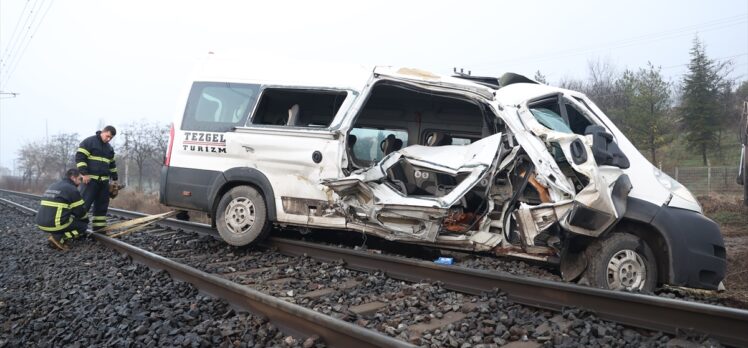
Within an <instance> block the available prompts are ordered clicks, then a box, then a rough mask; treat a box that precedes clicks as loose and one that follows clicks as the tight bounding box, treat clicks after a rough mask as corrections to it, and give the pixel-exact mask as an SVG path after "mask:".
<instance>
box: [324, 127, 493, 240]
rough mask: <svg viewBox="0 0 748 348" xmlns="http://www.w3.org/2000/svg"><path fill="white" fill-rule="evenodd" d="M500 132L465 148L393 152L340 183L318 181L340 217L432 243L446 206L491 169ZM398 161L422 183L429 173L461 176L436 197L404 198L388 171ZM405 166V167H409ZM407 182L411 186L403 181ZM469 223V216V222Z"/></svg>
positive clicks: (449, 147) (447, 208)
mask: <svg viewBox="0 0 748 348" xmlns="http://www.w3.org/2000/svg"><path fill="white" fill-rule="evenodd" d="M501 139H502V134H495V135H493V136H490V137H487V138H484V139H482V140H480V141H477V142H475V143H473V144H470V145H464V146H460V145H449V146H439V147H427V146H420V145H414V146H409V147H406V148H404V149H402V150H399V151H397V152H394V153H392V154H390V155H388V156H386V157H385V158H383V159H382V160H381V161H380V162H379V163H377V164H376V165H374V166H372V167H369V168H367V169H365V170H363V171H361V172H358V173H354V174H352V175H350V176H348V177H346V178H343V179H330V180H325V181H323V185H326V186H328V187H329V188H330V189H332V190H333V191H335V193H337V194H338V195H339V196H340V197H341V202H342V206H343V211H344V214H348V215H351V212H350V211H351V210H352V211H353V214H352V216H353V217H356V218H359V219H363V220H365V221H370V222H373V223H376V224H378V225H380V226H381V227H383V228H385V229H388V230H391V231H393V232H394V233H399V234H406V235H408V236H410V237H414V238H418V239H425V240H429V241H434V240H435V239H436V236H437V234H438V232H439V230H440V229H441V228H442V226H443V222H444V221H443V220H444V219H445V218H446V217H447V216H448V215H449V213H450V211H449V208H451V207H452V206H454V205H455V204H457V203H458V202H460V201H461V199H463V196H464V195H465V194H466V193H467V192H469V191H470V190H472V189H473V188H474V187H476V185H480V184H481V181H483V182H482V184H483V186H486V185H487V182H486V181H485V180H483V179H485V177H486V176H487V175H488V173H489V172H490V169H492V168H494V167H495V166H496V163H497V162H498V158H499V157H500V156H499V155H500V154H499V152H500V150H501V149H502V147H501ZM400 161H405V163H407V164H408V165H409V166H411V167H413V168H417V170H415V171H414V173H406V174H403V175H405V176H410V174H412V177H413V178H416V179H423V180H427V179H428V178H429V175H430V174H429V173H430V171H433V172H438V173H443V174H449V175H457V174H461V175H464V178H462V180H461V181H460V182H459V183H458V184H457V185H455V186H454V187H453V188H451V190H450V191H449V192H448V193H446V194H444V195H441V196H436V195H412V196H408V195H407V194H406V193H403V192H402V191H400V190H399V189H398V185H397V181H399V180H396V179H395V178H393V177H392V174H391V172H389V170H390V169H391V168H392V167H393V166H396V165H399V164H398V163H399V162H400ZM409 168H410V167H409ZM409 184H413V183H409ZM473 219H474V218H473Z"/></svg>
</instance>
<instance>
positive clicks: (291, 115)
mask: <svg viewBox="0 0 748 348" xmlns="http://www.w3.org/2000/svg"><path fill="white" fill-rule="evenodd" d="M299 112H300V110H299V104H294V105H293V106H291V107H290V108H288V122H286V125H287V126H295V125H296V122H297V121H298V119H299Z"/></svg>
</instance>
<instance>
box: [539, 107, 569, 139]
mask: <svg viewBox="0 0 748 348" xmlns="http://www.w3.org/2000/svg"><path fill="white" fill-rule="evenodd" d="M530 112H532V115H533V116H535V119H536V120H538V122H539V123H540V124H542V125H543V126H545V127H547V128H549V129H552V130H554V131H558V132H563V133H569V134H571V133H574V132H572V130H571V128H570V127H569V125H568V124H567V123H566V121H565V120H564V118H563V117H561V115H559V114H557V113H555V112H554V111H553V110H550V109H546V108H532V109H530Z"/></svg>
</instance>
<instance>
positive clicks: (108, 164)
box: [75, 126, 117, 231]
mask: <svg viewBox="0 0 748 348" xmlns="http://www.w3.org/2000/svg"><path fill="white" fill-rule="evenodd" d="M116 134H117V130H116V129H115V128H114V127H112V126H106V127H104V129H102V130H100V131H97V132H96V134H95V135H92V136H90V137H88V138H86V139H84V140H83V141H82V142H81V144H80V146H79V147H78V150H77V151H76V152H75V162H76V166H77V167H78V170H80V172H81V174H83V184H82V185H81V195H83V201H84V202H85V204H84V208H85V210H86V211H89V209H91V207H92V206H93V214H92V215H93V222H92V223H91V226H92V227H93V230H94V231H96V230H100V229H102V228H104V227H106V212H107V209H109V180H110V179H111V180H112V181H113V184H116V181H117V165H116V164H115V163H114V149H112V146H111V145H109V142H110V141H111V140H112V138H114V136H115V135H116Z"/></svg>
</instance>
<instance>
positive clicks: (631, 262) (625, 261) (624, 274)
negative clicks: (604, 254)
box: [607, 249, 647, 290]
mask: <svg viewBox="0 0 748 348" xmlns="http://www.w3.org/2000/svg"><path fill="white" fill-rule="evenodd" d="M607 275H608V288H609V289H612V290H641V289H643V288H644V283H645V281H646V279H647V266H646V264H645V263H644V260H643V259H642V257H641V255H639V253H637V252H636V251H633V250H630V249H624V250H621V251H619V252H617V253H615V254H614V255H613V257H611V258H610V260H609V261H608V267H607Z"/></svg>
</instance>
